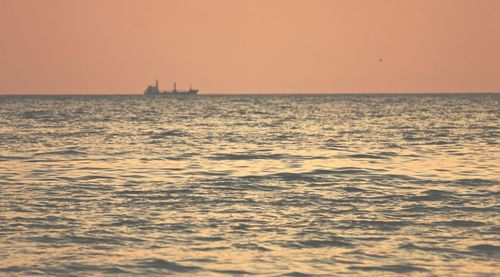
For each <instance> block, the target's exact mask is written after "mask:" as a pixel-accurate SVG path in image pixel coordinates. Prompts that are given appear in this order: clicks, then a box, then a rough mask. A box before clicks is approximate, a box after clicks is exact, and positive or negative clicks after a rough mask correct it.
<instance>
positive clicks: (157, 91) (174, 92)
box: [144, 80, 198, 95]
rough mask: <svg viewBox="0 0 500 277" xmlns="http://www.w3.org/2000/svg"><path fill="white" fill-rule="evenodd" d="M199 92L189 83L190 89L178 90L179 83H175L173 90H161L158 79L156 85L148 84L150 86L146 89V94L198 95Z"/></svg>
mask: <svg viewBox="0 0 500 277" xmlns="http://www.w3.org/2000/svg"><path fill="white" fill-rule="evenodd" d="M196 94H198V90H197V89H193V88H192V87H191V85H189V90H177V84H176V83H174V89H173V90H170V91H168V90H164V91H161V90H160V87H159V85H158V80H156V83H155V85H154V86H148V88H147V89H146V90H145V91H144V95H196Z"/></svg>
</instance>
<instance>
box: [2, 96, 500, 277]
mask: <svg viewBox="0 0 500 277" xmlns="http://www.w3.org/2000/svg"><path fill="white" fill-rule="evenodd" d="M499 101H500V94H425V95H419V94H377V95H239V96H238V95H210V96H209V95H199V96H195V97H145V96H139V95H136V96H131V95H129V96H0V275H1V276H34V275H42V276H102V275H119V276H145V275H148V276H163V275H170V274H171V275H180V276H192V275H198V276H221V275H222V276H223V275H227V276H242V275H245V276H246V275H249V276H297V277H299V276H340V275H355V276H358V275H367V276H380V275H400V274H412V275H422V276H436V275H437V276H456V275H458V276H464V275H465V276H470V275H473V276H498V275H500V270H499V268H500V267H499V264H500V145H499V143H500V104H499Z"/></svg>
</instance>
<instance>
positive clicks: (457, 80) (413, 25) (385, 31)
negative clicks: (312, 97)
mask: <svg viewBox="0 0 500 277" xmlns="http://www.w3.org/2000/svg"><path fill="white" fill-rule="evenodd" d="M499 14H500V1H499V0H0V94H37V93H43V94H47V93H50V94H63V93H64V94H71V93H75V94H82V93H89V94H92V93H142V91H143V90H144V88H145V87H146V85H148V84H150V83H153V81H154V80H155V79H156V78H158V79H159V80H160V85H163V87H162V88H167V86H170V83H171V82H173V81H174V80H175V81H177V83H178V86H179V87H181V88H182V87H184V88H185V87H187V86H189V83H192V84H193V86H195V87H197V88H199V89H200V90H201V92H202V93H286V92H289V93H295V92H305V93H329V92H331V93H345V92H499V91H500V16H499Z"/></svg>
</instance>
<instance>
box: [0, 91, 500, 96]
mask: <svg viewBox="0 0 500 277" xmlns="http://www.w3.org/2000/svg"><path fill="white" fill-rule="evenodd" d="M415 94H422V95H425V94H435V95H437V94H500V91H483V92H481V91H458V92H454V91H442V92H439V91H430V92H415V91H408V92H313V93H308V92H214V93H199V94H197V95H198V96H217V95H221V96H223V95H229V96H233V95H234V96H238V95H261V96H265V95H415ZM0 96H144V94H143V93H109V92H108V93H20V94H14V93H0Z"/></svg>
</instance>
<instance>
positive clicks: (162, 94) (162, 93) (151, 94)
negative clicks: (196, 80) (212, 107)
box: [144, 90, 198, 96]
mask: <svg viewBox="0 0 500 277" xmlns="http://www.w3.org/2000/svg"><path fill="white" fill-rule="evenodd" d="M197 94H198V91H197V90H194V91H187V92H160V93H145V94H144V95H147V96H195V95H197Z"/></svg>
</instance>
